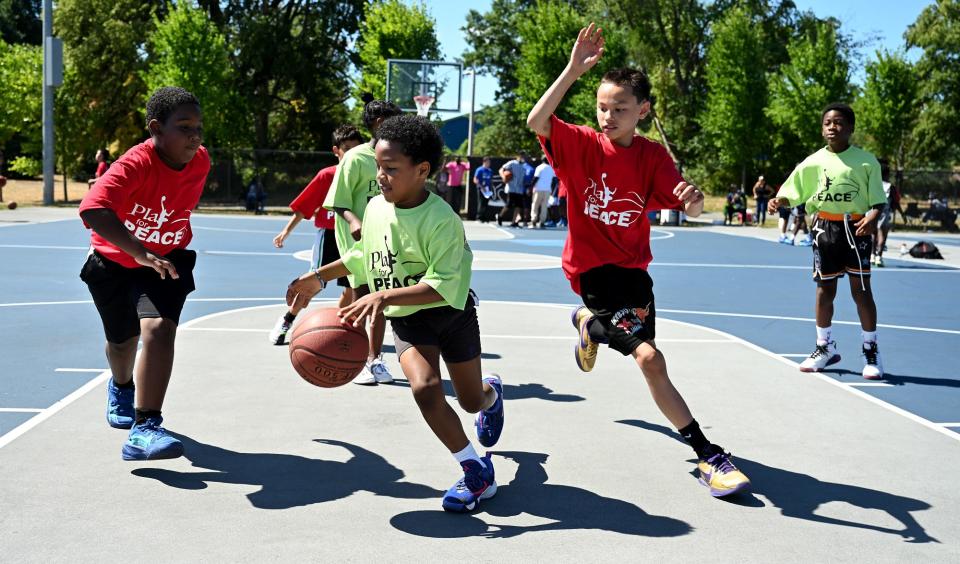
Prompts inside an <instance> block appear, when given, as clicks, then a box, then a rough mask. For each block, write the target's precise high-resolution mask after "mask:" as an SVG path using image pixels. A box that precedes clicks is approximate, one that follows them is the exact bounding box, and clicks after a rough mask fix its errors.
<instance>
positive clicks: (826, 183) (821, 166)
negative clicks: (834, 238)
mask: <svg viewBox="0 0 960 564" xmlns="http://www.w3.org/2000/svg"><path fill="white" fill-rule="evenodd" d="M777 197H779V198H787V199H788V200H790V205H791V206H798V205H800V204H806V209H807V213H814V212H817V211H825V212H829V213H836V214H845V213H850V214H854V213H857V214H862V213H866V212H867V211H869V210H870V208H872V207H873V206H876V205H879V204H884V203H886V201H887V198H886V197H885V196H884V195H883V183H882V181H881V178H880V163H879V162H878V161H877V158H876V157H874V156H873V155H872V154H870V153H869V152H867V151H865V150H863V149H861V148H860V147H854V146H852V145H851V146H850V147H849V148H848V149H847V150H846V151H844V152H842V153H833V152H831V151H830V150H829V149H827V148H826V147H824V148H822V149H820V150H819V151H817V152H816V153H814V154H812V155H810V156H809V157H807V158H806V159H804V160H803V162H802V163H800V164H799V165H797V168H795V169H793V172H791V173H790V176H789V177H787V180H786V181H785V182H784V183H783V186H781V187H780V191H779V192H778V193H777Z"/></svg>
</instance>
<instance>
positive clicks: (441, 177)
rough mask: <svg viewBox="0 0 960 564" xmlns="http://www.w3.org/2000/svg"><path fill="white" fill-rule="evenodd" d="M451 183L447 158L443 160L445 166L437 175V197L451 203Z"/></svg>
mask: <svg viewBox="0 0 960 564" xmlns="http://www.w3.org/2000/svg"><path fill="white" fill-rule="evenodd" d="M449 182H450V172H448V171H447V158H446V157H444V158H443V165H442V166H441V167H440V172H438V173H437V195H438V196H440V197H441V198H443V201H445V202H447V203H448V204H449V203H450V188H448V187H447V184H448V183H449Z"/></svg>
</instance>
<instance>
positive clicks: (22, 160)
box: [10, 155, 43, 178]
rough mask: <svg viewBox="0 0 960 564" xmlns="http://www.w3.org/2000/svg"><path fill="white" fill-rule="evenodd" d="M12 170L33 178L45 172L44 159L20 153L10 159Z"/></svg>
mask: <svg viewBox="0 0 960 564" xmlns="http://www.w3.org/2000/svg"><path fill="white" fill-rule="evenodd" d="M10 170H12V171H13V172H15V173H17V174H19V175H22V176H27V177H30V178H33V177H35V176H40V175H41V174H42V173H43V161H42V160H40V159H38V158H35V157H28V156H26V155H20V156H19V157H17V158H15V159H13V160H12V161H10Z"/></svg>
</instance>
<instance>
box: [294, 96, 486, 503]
mask: <svg viewBox="0 0 960 564" xmlns="http://www.w3.org/2000/svg"><path fill="white" fill-rule="evenodd" d="M377 137H378V141H377V144H376V159H377V164H378V166H379V172H378V174H377V181H378V184H379V189H380V191H381V194H380V195H379V196H377V197H375V198H373V199H372V200H370V203H369V204H368V205H367V207H366V215H365V219H364V221H363V227H362V235H361V237H360V240H359V242H358V243H357V244H356V245H354V247H353V248H352V249H350V250H349V251H347V252H346V253H344V254H343V258H341V259H340V260H338V261H336V262H333V263H330V264H328V265H325V266H323V267H321V268H320V269H319V270H317V271H316V272H315V273H313V272H311V273H308V274H305V275H303V276H301V277H300V278H298V279H296V280H294V281H293V282H292V283H291V284H290V287H289V289H288V290H287V303H288V304H290V305H293V304H294V303H296V304H298V305H303V306H305V305H306V303H307V302H309V301H310V299H311V298H312V297H313V296H314V295H316V294H317V292H319V291H320V290H322V289H323V287H324V286H325V285H326V282H327V281H330V280H335V279H336V278H338V277H340V276H346V275H348V274H349V275H351V276H354V277H356V279H357V280H358V282H359V283H361V284H366V285H368V286H369V288H370V293H369V294H367V295H366V296H363V297H362V298H360V299H359V300H357V301H355V302H354V303H352V304H350V305H348V306H346V307H344V308H342V309H341V310H340V317H341V319H344V320H345V321H347V322H351V323H353V324H354V325H355V326H356V325H359V324H361V323H363V322H364V320H365V319H366V318H368V317H373V316H376V315H379V314H384V315H386V318H387V319H389V320H390V325H391V327H392V329H393V335H394V339H395V341H396V349H397V356H398V357H399V359H400V367H401V368H402V369H403V374H404V376H406V377H407V380H408V381H409V382H410V389H411V390H412V391H413V397H414V399H415V400H416V402H417V406H418V407H419V408H420V413H421V414H422V415H423V418H424V419H425V420H426V421H427V424H428V425H429V426H430V428H431V429H432V430H433V432H434V434H435V435H436V436H437V438H438V439H440V442H442V443H443V445H444V446H445V447H447V448H448V449H449V450H450V452H451V453H452V454H453V456H454V458H455V459H456V460H457V462H458V463H459V464H460V466H461V468H462V469H463V473H464V475H463V478H461V479H460V480H458V481H457V482H456V483H455V484H454V485H453V486H451V487H450V489H449V490H448V491H447V493H446V495H445V496H444V498H443V508H444V509H446V510H448V511H470V510H472V509H474V508H475V507H476V506H477V505H478V504H479V502H480V500H482V499H487V498H490V497H493V495H494V494H495V493H496V491H497V484H496V481H494V471H493V463H492V462H491V460H490V455H489V454H488V455H487V456H484V457H480V455H479V454H477V452H476V450H475V449H474V447H473V445H472V444H471V443H470V441H469V440H468V439H467V436H466V434H465V433H464V432H463V427H462V425H461V424H460V419H459V417H458V416H457V414H456V412H455V411H454V410H453V409H452V408H451V407H450V404H448V403H447V401H446V398H445V397H444V394H443V386H442V384H441V380H440V359H441V358H443V360H444V362H445V363H446V365H447V370H448V371H449V373H450V379H451V381H452V382H453V387H454V390H456V394H457V401H458V402H459V403H460V406H461V407H462V408H463V409H464V410H466V411H467V412H469V413H476V414H477V417H476V421H475V426H476V430H477V437H478V439H479V441H480V444H482V445H483V446H485V447H488V448H489V447H492V446H493V445H495V444H496V443H497V441H498V440H499V438H500V433H501V431H502V429H503V397H502V394H503V387H502V385H501V383H500V378H499V377H497V376H487V377H483V376H482V374H481V371H480V326H479V323H478V321H477V311H476V304H477V300H476V297H475V296H474V294H473V292H472V291H470V277H471V265H472V263H473V253H471V251H470V247H469V246H468V245H467V241H466V236H465V235H464V231H463V223H462V222H461V221H460V217H459V216H458V215H457V214H456V213H455V212H454V211H453V210H452V209H451V208H450V206H449V205H447V203H446V202H445V201H444V200H443V199H442V198H440V197H439V196H437V195H436V194H433V193H431V192H428V191H427V190H426V187H425V183H426V181H427V178H428V177H429V176H430V175H431V174H433V173H434V172H435V171H437V170H438V169H439V167H440V162H441V158H442V155H443V140H442V139H441V138H440V133H439V132H438V131H437V128H436V127H435V126H434V125H433V124H431V123H430V121H429V120H427V119H426V118H421V117H417V116H412V115H402V116H397V117H392V118H390V119H388V120H386V121H384V122H383V125H381V126H380V129H379V130H378V131H377Z"/></svg>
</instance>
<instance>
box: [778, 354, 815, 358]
mask: <svg viewBox="0 0 960 564" xmlns="http://www.w3.org/2000/svg"><path fill="white" fill-rule="evenodd" d="M780 356H795V357H797V358H804V357H807V356H810V353H790V354H785V353H781V354H780Z"/></svg>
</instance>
